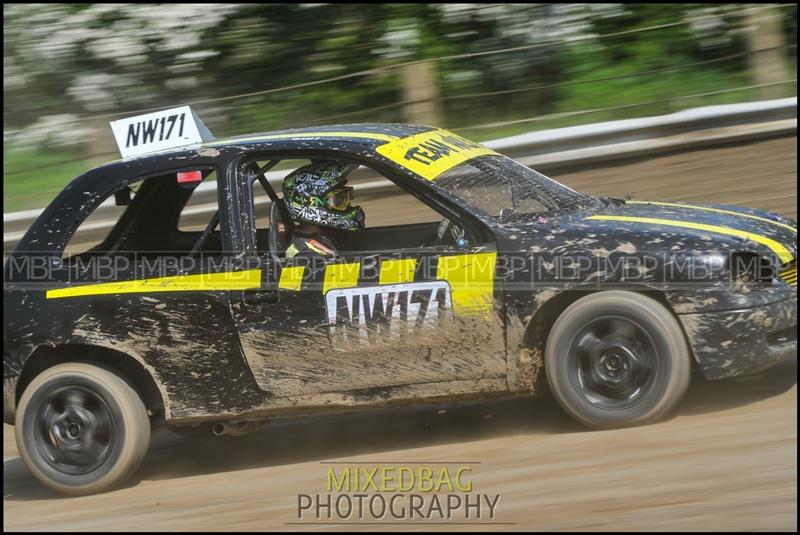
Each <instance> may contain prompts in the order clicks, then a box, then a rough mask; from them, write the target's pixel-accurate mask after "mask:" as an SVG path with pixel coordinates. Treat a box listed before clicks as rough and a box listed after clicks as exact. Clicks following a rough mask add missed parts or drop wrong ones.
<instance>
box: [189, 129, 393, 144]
mask: <svg viewBox="0 0 800 535" xmlns="http://www.w3.org/2000/svg"><path fill="white" fill-rule="evenodd" d="M315 137H345V138H348V137H349V138H356V139H375V140H377V141H394V140H396V139H398V137H397V136H390V135H388V134H377V133H372V132H297V133H294V134H292V133H286V134H268V135H264V136H252V137H243V138H230V139H224V140H220V141H214V142H211V143H206V144H204V145H203V146H206V147H213V146H216V145H230V144H235V143H238V142H245V141H272V140H284V139H302V138H315Z"/></svg>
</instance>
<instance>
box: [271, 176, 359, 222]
mask: <svg viewBox="0 0 800 535" xmlns="http://www.w3.org/2000/svg"><path fill="white" fill-rule="evenodd" d="M356 167H358V164H356V163H349V162H345V161H341V160H324V161H316V162H313V163H312V164H311V165H306V166H304V167H301V168H299V169H296V170H294V171H292V172H291V173H290V174H289V176H287V177H286V178H285V179H284V181H283V202H284V204H285V205H286V209H287V210H288V211H289V214H290V215H291V216H292V219H293V220H295V221H297V222H306V223H313V224H315V225H320V226H322V227H330V228H335V229H342V230H361V229H363V228H364V211H363V210H362V209H361V207H360V206H351V205H350V202H351V200H352V198H353V188H351V187H349V186H346V185H345V184H347V175H348V174H350V172H351V171H353V170H354V169H355V168H356Z"/></svg>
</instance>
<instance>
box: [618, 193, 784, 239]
mask: <svg viewBox="0 0 800 535" xmlns="http://www.w3.org/2000/svg"><path fill="white" fill-rule="evenodd" d="M625 204H655V205H658V206H674V207H676V208H690V209H692V210H705V211H706V212H716V213H718V214H730V215H738V216H740V217H746V218H748V219H755V220H756V221H763V222H764V223H769V224H771V225H775V226H778V227H783V228H785V229H789V230H791V231H792V232H794V233H795V234H797V227H793V226H791V225H787V224H786V223H781V222H780V221H774V220H772V219H767V218H766V217H759V216H757V215H752V214H743V213H742V212H735V211H733V210H722V209H721V208H710V207H707V206H693V205H691V204H681V203H677V202H661V201H625Z"/></svg>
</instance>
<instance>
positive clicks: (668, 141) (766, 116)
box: [3, 97, 797, 251]
mask: <svg viewBox="0 0 800 535" xmlns="http://www.w3.org/2000/svg"><path fill="white" fill-rule="evenodd" d="M793 134H794V135H796V134H797V97H791V98H784V99H778V100H768V101H761V102H751V103H744V104H726V105H721V106H707V107H703V108H694V109H690V110H684V111H680V112H677V113H672V114H669V115H661V116H657V117H643V118H639V119H627V120H622V121H610V122H604V123H596V124H590V125H582V126H572V127H568V128H557V129H553V130H543V131H539V132H531V133H527V134H521V135H517V136H511V137H506V138H502V139H495V140H493V141H488V142H484V143H483V144H484V145H486V146H487V147H490V148H492V149H494V150H496V151H497V152H500V153H502V154H505V155H507V156H509V157H511V158H514V159H515V160H517V161H519V162H521V163H523V164H525V165H527V166H529V167H534V168H536V169H538V170H542V171H548V170H553V169H556V168H563V167H571V168H578V167H583V166H590V165H598V164H601V163H604V162H609V161H613V160H619V159H627V158H639V157H643V156H648V155H653V154H658V153H662V152H670V151H675V150H689V149H697V148H701V147H706V146H712V145H715V144H721V143H732V142H741V141H748V140H755V139H761V138H765V137H773V136H786V135H793ZM287 173H288V171H286V170H284V171H273V172H269V173H267V174H266V177H267V179H268V180H269V181H270V183H271V184H273V186H276V189H278V190H280V183H281V181H282V180H283V178H284V176H285V175H286V174H287ZM376 178H378V177H376V175H375V172H374V171H372V170H370V169H367V168H364V167H361V168H359V169H357V170H356V171H355V172H354V173H353V174H352V175H351V183H353V187H354V189H355V191H356V192H357V193H358V194H359V197H365V196H370V197H372V196H381V195H386V194H392V193H396V192H398V191H399V189H398V188H397V186H396V185H394V183H392V182H391V181H389V180H387V179H377V180H376ZM263 200H264V202H268V199H266V196H264V199H263ZM191 204H192V206H191V207H187V208H186V209H185V210H184V215H185V216H189V217H190V218H191V219H192V220H196V222H197V223H199V224H202V223H204V222H207V221H208V219H209V218H210V216H211V214H213V213H214V211H216V208H217V185H216V182H210V183H206V184H201V185H200V186H198V187H197V190H196V191H195V193H194V195H193V196H192V200H191ZM114 208H115V207H114V200H113V199H109V200H107V201H105V202H104V203H103V204H102V205H100V207H99V208H98V209H97V210H96V211H95V213H94V214H93V215H92V220H93V222H92V223H87V224H84V225H82V226H81V228H80V229H78V234H79V235H80V234H81V233H86V234H87V236H86V237H87V239H92V238H93V237H94V236H92V237H90V236H89V235H90V234H91V235H96V234H98V233H102V232H106V231H107V230H108V229H110V228H111V226H113V224H114V223H115V220H114V219H107V220H103V214H104V213H106V212H108V213H110V212H114ZM41 212H42V210H41V209H39V210H26V211H23V212H13V213H9V214H3V248H4V250H6V251H8V250H10V249H11V248H12V247H13V245H14V244H15V243H16V242H17V241H18V240H19V239H20V238H22V236H23V235H24V234H25V231H26V230H27V229H28V227H29V226H30V225H31V224H32V223H33V222H34V221H35V220H36V218H37V217H38V216H39V214H40V213H41ZM78 239H81V238H80V236H79V237H78Z"/></svg>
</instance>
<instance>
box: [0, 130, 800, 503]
mask: <svg viewBox="0 0 800 535" xmlns="http://www.w3.org/2000/svg"><path fill="white" fill-rule="evenodd" d="M167 117H168V116H167ZM187 120H188V121H189V122H191V121H190V120H191V117H188V119H187ZM171 122H172V123H173V126H174V128H175V129H176V130H177V128H178V126H177V124H178V121H176V120H171ZM165 123H166V126H165ZM169 123H170V119H168V118H167V119H166V120H165V121H164V122H162V123H161V126H160V128H161V129H162V133H161V137H162V138H163V137H164V134H165V133H166V129H167V127H168V126H169ZM131 124H133V123H131ZM147 124H148V123H147V122H140V126H141V125H144V130H147V128H146V127H147ZM180 124H181V125H182V124H183V123H180ZM137 128H138V127H137ZM151 130H152V129H151ZM198 131H200V132H201V134H202V132H203V128H200V127H198ZM126 135H127V139H126V140H125V143H127V145H128V146H130V145H136V144H137V143H136V142H137V141H139V140H138V135H139V130H136V129H135V128H134V127H133V126H130V125H129V126H128V130H127V134H126V133H125V132H123V134H122V137H123V138H124V137H125V136H126ZM150 137H151V140H152V138H153V137H158V134H157V133H156V134H154V136H150ZM166 137H167V138H169V137H170V134H169V133H166ZM118 138H119V136H118ZM145 140H146V136H145ZM132 141H133V142H134V143H132ZM181 143H183V144H181ZM181 143H177V145H176V146H174V147H167V148H163V147H150V148H149V150H148V148H147V147H145V148H144V149H143V150H142V151H141V153H140V154H133V155H130V154H128V155H127V157H125V158H123V159H122V160H119V161H116V162H112V163H109V164H106V165H103V166H100V167H97V168H95V169H92V170H90V171H87V172H86V173H84V174H82V175H80V176H79V177H77V178H76V179H75V180H73V181H72V182H71V183H70V184H69V185H68V186H67V187H66V188H65V189H64V190H63V191H62V192H61V193H60V194H59V195H58V196H57V198H56V199H55V200H54V201H53V202H52V203H51V204H50V205H49V206H48V207H47V208H46V209H45V210H44V211H43V212H42V214H41V215H40V216H39V218H38V219H37V220H36V222H35V223H34V224H33V225H32V226H31V228H30V229H29V230H28V232H27V233H26V234H25V235H24V237H23V238H22V239H21V240H20V241H19V243H18V244H17V246H16V248H15V249H14V251H13V252H12V253H11V254H10V255H9V256H8V258H7V259H6V262H5V267H4V280H5V285H4V318H5V322H4V346H3V363H4V421H5V422H7V423H9V424H14V425H15V426H16V439H17V444H18V446H19V451H20V454H21V456H22V459H23V460H24V462H25V464H26V465H27V466H28V467H29V469H30V470H31V471H32V472H33V473H34V474H35V475H36V477H37V478H39V479H40V480H41V481H42V482H44V483H45V484H46V485H48V486H50V487H52V488H54V489H57V490H59V491H62V492H65V493H70V494H85V493H91V492H97V491H101V490H103V489H106V488H109V487H110V486H112V485H116V484H119V483H121V482H122V481H124V480H125V479H126V478H128V477H129V476H130V475H131V474H132V473H133V472H134V471H135V470H136V468H137V467H138V465H139V464H140V462H141V461H142V459H143V457H144V455H145V452H146V451H147V448H148V444H149V438H150V432H151V427H155V426H167V427H169V428H170V429H172V430H175V431H178V432H183V433H185V434H192V433H201V432H208V433H209V434H211V433H212V432H213V433H215V434H241V433H245V432H248V431H251V430H253V429H255V428H256V427H258V426H259V425H261V424H263V423H264V422H265V421H268V420H271V419H274V418H277V417H287V416H299V415H303V414H319V413H323V412H326V411H327V412H332V411H353V410H356V409H360V408H366V407H379V406H382V407H385V406H390V405H398V404H408V403H431V402H437V403H440V402H451V401H454V400H460V399H475V398H486V397H490V396H515V395H529V394H534V393H539V392H542V391H544V390H545V389H546V390H549V391H550V392H551V393H552V395H554V396H555V398H556V399H557V400H558V402H559V403H560V405H561V406H562V407H563V408H564V410H565V411H566V412H567V413H569V414H570V415H571V416H572V417H574V418H576V419H577V420H578V421H580V422H582V423H583V424H586V425H587V426H590V427H594V428H613V427H621V426H630V425H638V424H645V423H649V422H654V421H656V420H659V419H661V418H663V417H665V416H666V415H667V414H669V413H670V411H671V410H672V409H674V408H675V407H676V405H677V404H678V403H679V401H680V400H681V398H682V397H683V395H684V393H685V392H686V390H687V387H688V385H689V380H690V376H691V375H692V372H693V370H697V371H698V375H699V374H702V376H704V377H705V378H706V379H719V378H726V377H733V376H738V375H742V374H747V373H752V372H756V371H759V370H762V369H764V368H767V367H769V366H772V365H773V364H775V363H777V362H779V361H780V360H782V359H783V358H785V357H787V356H789V355H792V354H795V353H796V345H797V342H796V331H797V289H796V284H797V283H796V257H797V242H796V238H797V226H796V223H795V222H794V221H791V220H789V219H787V218H785V217H781V216H779V215H775V214H771V213H765V212H762V211H758V210H752V209H747V208H741V207H735V206H720V205H709V204H695V203H678V202H650V201H633V200H626V199H616V198H604V197H592V196H588V195H584V194H581V193H579V192H576V191H574V190H572V189H570V188H568V187H566V186H564V185H562V184H560V183H558V182H556V181H554V180H552V179H550V178H548V177H546V176H544V175H542V174H540V173H538V172H536V171H534V170H532V169H529V168H528V167H526V166H524V165H521V164H519V163H516V162H515V161H513V160H511V159H509V158H507V157H505V156H503V155H501V154H498V153H496V152H494V151H493V150H491V149H489V148H487V147H485V146H482V145H479V144H477V143H473V142H471V141H468V140H466V139H464V138H462V137H460V136H458V135H455V134H453V133H450V132H447V131H445V130H440V129H437V128H432V127H428V126H417V125H407V124H358V125H344V126H326V127H319V128H303V129H294V130H286V131H280V132H272V133H267V134H258V135H250V136H245V137H238V138H231V139H225V140H217V139H211V138H208V136H203V135H201V136H200V139H199V140H198V139H195V140H194V142H193V143H191V144H189V145H186V144H185V139H184V140H183V142H181ZM128 148H130V147H128ZM139 149H141V147H137V150H139ZM325 158H337V159H339V160H342V159H344V160H347V161H350V162H353V163H357V164H359V165H360V166H362V169H367V170H369V172H370V173H371V176H372V177H375V176H378V175H380V176H381V177H383V179H386V180H388V181H391V182H392V183H394V184H395V185H396V187H397V188H398V192H400V193H401V194H403V195H405V196H407V197H408V199H410V200H413V201H414V202H418V203H420V204H421V205H423V206H424V207H425V208H426V209H429V210H431V211H432V213H434V214H436V217H435V218H434V219H433V220H432V221H424V222H411V223H409V222H404V223H403V224H390V225H388V226H370V225H369V224H367V226H366V228H365V229H364V230H361V231H359V232H350V233H348V234H347V237H346V239H347V246H346V247H344V248H342V249H341V250H340V251H338V252H337V254H336V255H335V256H334V257H332V258H321V259H309V258H288V257H287V255H286V248H287V244H289V243H290V241H291V236H292V232H293V223H292V220H291V218H290V217H288V215H287V212H286V210H285V206H284V204H283V200H282V198H281V196H280V195H279V194H278V191H280V190H279V188H276V187H275V184H274V180H273V181H270V180H268V179H267V176H268V171H269V172H270V173H275V172H276V171H271V170H273V169H276V168H277V169H281V168H284V169H285V170H286V173H288V172H289V171H290V170H291V169H290V163H291V162H296V161H297V160H314V159H325ZM214 179H216V196H215V200H214V202H215V203H216V206H215V207H214V211H213V214H212V215H210V216H209V217H208V219H207V222H206V223H205V224H204V225H203V226H201V227H198V228H185V227H184V226H182V225H181V223H180V221H181V218H182V217H183V215H185V213H186V212H187V211H190V210H191V203H190V202H189V201H190V199H191V198H192V195H193V194H194V193H195V192H197V191H201V189H202V188H203V187H204V186H203V184H206V183H209V181H211V180H214ZM368 185H369V184H367V185H364V186H362V185H360V184H359V183H355V192H356V194H357V195H358V194H359V191H364V192H365V191H367V190H368V187H367V186H368ZM276 189H277V190H278V191H276ZM392 198H393V199H396V197H392ZM398 202H399V201H398ZM110 204H113V205H114V206H120V207H121V208H120V209H121V210H122V215H121V216H120V217H119V218H118V220H117V221H116V223H115V224H114V225H113V228H111V230H110V231H109V232H107V235H105V237H104V238H103V239H102V240H101V241H100V242H99V243H97V244H96V245H95V246H93V247H88V248H86V249H85V250H77V251H75V250H74V248H73V249H72V250H71V249H70V248H69V247H68V244H69V243H71V242H70V240H71V238H72V237H73V235H74V234H75V232H76V229H78V228H79V227H80V226H81V225H82V222H84V221H86V220H87V219H89V220H90V221H91V219H90V218H91V216H92V214H93V213H95V212H96V211H98V210H102V209H103V208H102V207H107V206H108V205H110ZM187 206H188V207H189V208H187ZM383 206H384V210H385V212H386V213H385V214H383V215H385V219H386V218H390V216H391V213H390V212H391V210H389V209H388V208H386V206H388V205H383ZM370 217H372V218H377V217H376V214H374V213H370V211H369V210H367V222H368V223H369V219H370ZM530 417H531V418H535V417H536V415H535V414H531V415H530Z"/></svg>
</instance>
